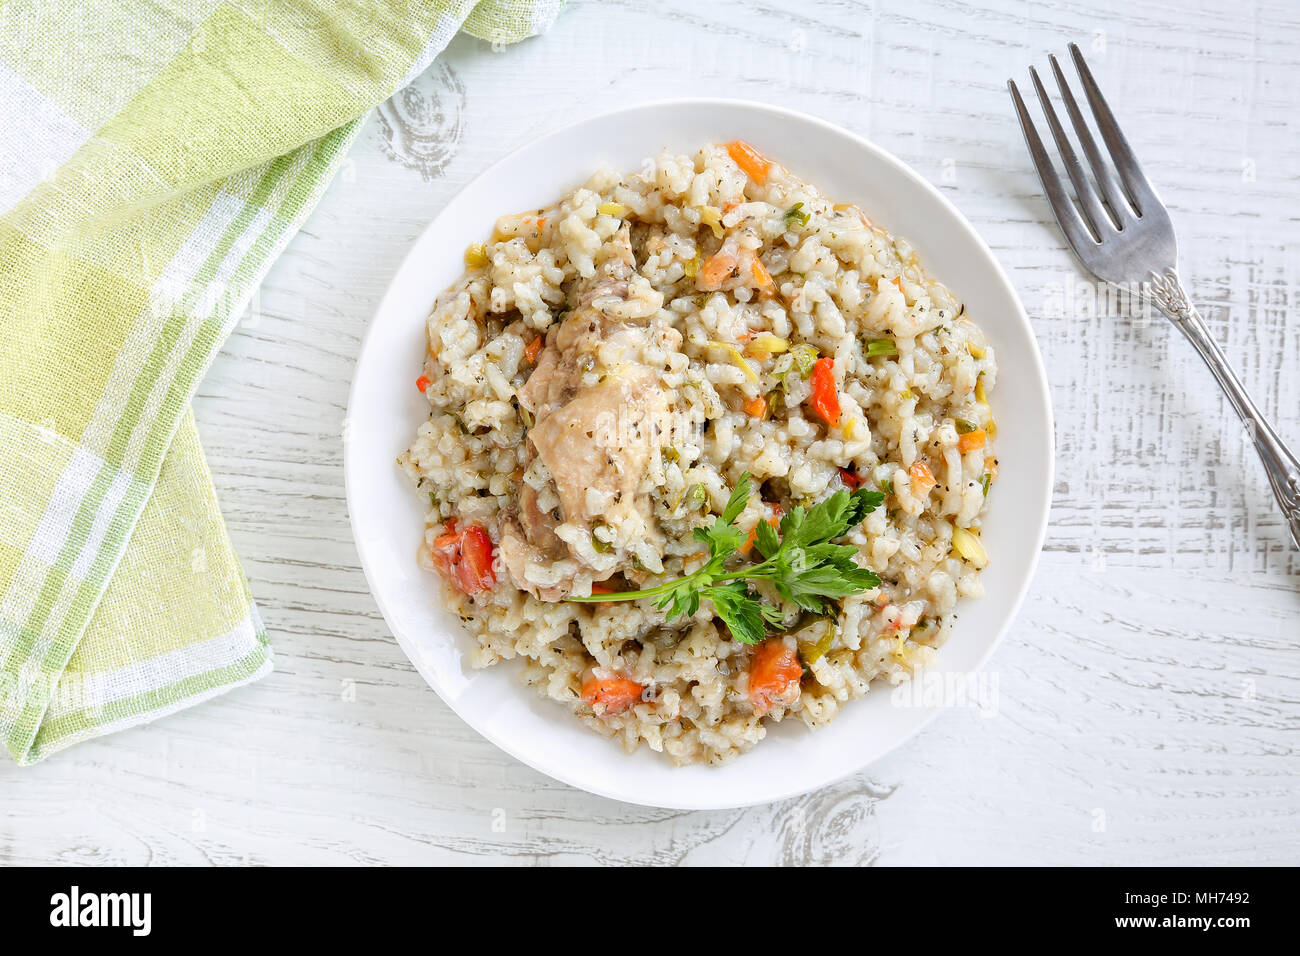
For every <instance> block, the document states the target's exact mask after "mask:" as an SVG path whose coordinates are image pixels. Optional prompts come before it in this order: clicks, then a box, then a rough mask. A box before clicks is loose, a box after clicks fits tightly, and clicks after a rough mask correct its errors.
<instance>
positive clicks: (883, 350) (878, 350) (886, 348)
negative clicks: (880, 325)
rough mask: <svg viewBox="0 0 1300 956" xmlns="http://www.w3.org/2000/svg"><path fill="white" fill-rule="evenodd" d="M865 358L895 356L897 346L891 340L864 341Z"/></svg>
mask: <svg viewBox="0 0 1300 956" xmlns="http://www.w3.org/2000/svg"><path fill="white" fill-rule="evenodd" d="M866 349H867V358H876V357H877V356H880V355H897V354H898V345H897V344H895V342H894V340H893V339H891V338H880V339H867V341H866Z"/></svg>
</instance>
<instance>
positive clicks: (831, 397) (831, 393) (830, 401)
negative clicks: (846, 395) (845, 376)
mask: <svg viewBox="0 0 1300 956" xmlns="http://www.w3.org/2000/svg"><path fill="white" fill-rule="evenodd" d="M834 369H835V360H834V359H832V358H823V359H818V360H817V361H816V362H814V363H813V369H812V375H811V376H810V378H809V382H810V384H811V385H812V397H811V398H810V399H809V401H810V402H811V403H812V409H813V411H814V412H816V413H817V414H818V415H819V416H821V419H822V421H824V422H825V423H826V424H827V425H830V426H831V427H832V428H834V427H835V426H836V425H838V424H839V423H840V396H839V392H838V391H837V390H836V388H835V372H834Z"/></svg>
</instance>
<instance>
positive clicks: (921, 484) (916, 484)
mask: <svg viewBox="0 0 1300 956" xmlns="http://www.w3.org/2000/svg"><path fill="white" fill-rule="evenodd" d="M907 473H908V474H909V475H911V476H912V493H913V494H918V495H926V494H929V493H930V489H931V488H933V487H934V486H935V485H937V484H938V483H939V482H937V481H936V480H935V477H934V472H932V471H931V470H930V466H929V465H927V464H926V463H925V462H923V461H914V462H912V467H911V468H909V469H907Z"/></svg>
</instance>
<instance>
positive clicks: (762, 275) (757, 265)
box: [749, 256, 776, 299]
mask: <svg viewBox="0 0 1300 956" xmlns="http://www.w3.org/2000/svg"><path fill="white" fill-rule="evenodd" d="M749 271H750V274H751V275H753V277H754V284H755V285H756V286H758V290H759V293H760V294H761V295H762V297H763V298H765V299H766V298H771V297H772V296H773V295H775V294H776V283H775V282H773V281H772V273H770V272H768V271H767V266H765V265H763V260H762V259H759V258H758V257H757V256H755V257H754V264H753V265H751V266H750V267H749Z"/></svg>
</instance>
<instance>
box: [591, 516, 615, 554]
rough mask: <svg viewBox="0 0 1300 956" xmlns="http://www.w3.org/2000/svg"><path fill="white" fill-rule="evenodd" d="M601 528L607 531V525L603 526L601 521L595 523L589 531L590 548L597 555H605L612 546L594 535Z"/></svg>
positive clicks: (603, 523)
mask: <svg viewBox="0 0 1300 956" xmlns="http://www.w3.org/2000/svg"><path fill="white" fill-rule="evenodd" d="M601 528H606V529H608V528H609V525H607V524H605V522H603V521H597V522H596V524H595V525H594V526H593V527H592V529H591V546H592V548H594V549H595V551H596V553H597V554H607V553H608V552H609V551H610V549H611V548H613V547H614V546H613V545H612V544H610V543H609V542H608V541H606V540H604V539H603V538H600V537H598V536H597V535H596V532H597V531H598V530H600V529H601Z"/></svg>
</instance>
